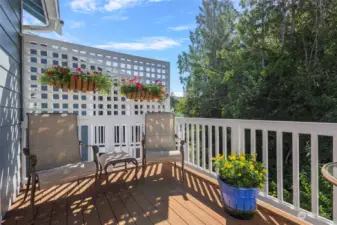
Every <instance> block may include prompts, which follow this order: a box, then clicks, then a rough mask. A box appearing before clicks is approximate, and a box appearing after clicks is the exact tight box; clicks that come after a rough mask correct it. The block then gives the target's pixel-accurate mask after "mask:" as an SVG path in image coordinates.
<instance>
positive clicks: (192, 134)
mask: <svg viewBox="0 0 337 225" xmlns="http://www.w3.org/2000/svg"><path fill="white" fill-rule="evenodd" d="M191 147H192V148H191V150H192V156H191V157H192V160H191V161H192V164H193V165H194V164H195V158H194V150H195V149H194V124H193V123H192V124H191Z"/></svg>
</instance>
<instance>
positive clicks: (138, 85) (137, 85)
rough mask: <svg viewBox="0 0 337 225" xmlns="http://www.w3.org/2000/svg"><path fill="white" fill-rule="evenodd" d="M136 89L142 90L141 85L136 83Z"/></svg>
mask: <svg viewBox="0 0 337 225" xmlns="http://www.w3.org/2000/svg"><path fill="white" fill-rule="evenodd" d="M136 87H138V88H139V89H140V90H142V89H143V85H142V84H141V83H139V82H137V83H136Z"/></svg>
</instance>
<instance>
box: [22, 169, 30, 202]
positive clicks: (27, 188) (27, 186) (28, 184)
mask: <svg viewBox="0 0 337 225" xmlns="http://www.w3.org/2000/svg"><path fill="white" fill-rule="evenodd" d="M31 180H32V177H31V176H30V174H29V175H28V181H27V185H26V191H25V196H24V197H23V202H24V201H26V198H27V195H28V191H29V186H30V182H31Z"/></svg>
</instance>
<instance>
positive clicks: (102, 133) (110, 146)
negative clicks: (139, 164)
mask: <svg viewBox="0 0 337 225" xmlns="http://www.w3.org/2000/svg"><path fill="white" fill-rule="evenodd" d="M144 121H145V118H144V116H96V117H93V116H86V117H78V133H79V137H80V139H81V140H82V141H83V143H84V144H89V145H98V146H99V147H100V152H111V151H121V150H123V151H126V152H128V153H129V154H130V155H132V156H133V157H135V158H138V159H140V158H141V157H142V155H141V154H142V151H141V137H142V134H143V133H144ZM83 152H84V153H86V152H87V153H88V155H87V156H88V158H87V159H88V160H89V161H91V160H92V159H93V155H92V151H91V149H82V154H83Z"/></svg>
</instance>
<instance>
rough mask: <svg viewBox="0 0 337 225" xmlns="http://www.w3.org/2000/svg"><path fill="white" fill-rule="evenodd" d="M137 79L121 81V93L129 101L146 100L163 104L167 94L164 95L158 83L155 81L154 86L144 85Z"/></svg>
mask: <svg viewBox="0 0 337 225" xmlns="http://www.w3.org/2000/svg"><path fill="white" fill-rule="evenodd" d="M137 79H140V78H139V77H133V78H131V79H129V80H127V81H126V80H124V79H123V80H122V85H121V93H122V94H123V95H125V96H126V97H127V98H128V99H131V100H146V101H153V100H157V101H158V102H163V101H164V100H165V99H166V98H167V97H168V94H165V87H164V86H163V85H162V84H161V82H160V81H156V84H152V85H145V84H142V83H141V82H139V81H136V80H137Z"/></svg>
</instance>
